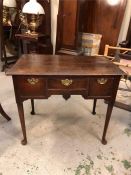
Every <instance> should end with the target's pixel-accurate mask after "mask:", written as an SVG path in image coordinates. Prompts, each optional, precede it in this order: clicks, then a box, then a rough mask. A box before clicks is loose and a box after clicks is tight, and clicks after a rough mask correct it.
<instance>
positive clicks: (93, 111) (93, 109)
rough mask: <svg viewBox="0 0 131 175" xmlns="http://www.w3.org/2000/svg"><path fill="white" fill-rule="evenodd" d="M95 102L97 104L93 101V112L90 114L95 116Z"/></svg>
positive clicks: (95, 100)
mask: <svg viewBox="0 0 131 175" xmlns="http://www.w3.org/2000/svg"><path fill="white" fill-rule="evenodd" d="M96 102H97V99H94V103H93V110H92V114H93V115H95V114H96V111H95V109H96Z"/></svg>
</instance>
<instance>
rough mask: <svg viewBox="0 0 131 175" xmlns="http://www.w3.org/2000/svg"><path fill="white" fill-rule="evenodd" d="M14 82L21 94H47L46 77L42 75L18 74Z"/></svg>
mask: <svg viewBox="0 0 131 175" xmlns="http://www.w3.org/2000/svg"><path fill="white" fill-rule="evenodd" d="M14 82H15V85H16V90H19V92H17V93H19V95H20V96H27V97H30V96H31V97H37V96H45V94H46V79H44V78H42V77H40V76H18V77H15V78H14Z"/></svg>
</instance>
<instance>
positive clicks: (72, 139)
mask: <svg viewBox="0 0 131 175" xmlns="http://www.w3.org/2000/svg"><path fill="white" fill-rule="evenodd" d="M121 86H122V87H123V86H125V83H124V82H122V83H121ZM0 99H1V102H2V105H3V108H4V110H5V111H6V112H7V114H8V115H9V116H10V117H11V118H12V120H11V121H10V122H7V121H6V120H5V119H4V118H3V117H2V116H0V175H131V113H129V112H127V111H124V110H121V109H119V108H115V107H114V110H113V113H112V117H111V121H110V125H109V128H108V132H107V141H108V143H107V145H102V144H101V142H100V140H101V136H102V132H103V125H104V120H105V113H106V107H107V105H106V104H105V103H104V102H103V100H99V101H98V103H97V114H96V115H95V116H93V115H92V114H91V110H92V104H93V102H92V100H84V99H83V98H82V97H81V96H72V97H71V98H70V99H69V100H68V101H65V100H64V99H63V98H62V97H61V96H52V97H50V98H49V99H48V100H35V109H36V115H33V116H32V115H31V114H30V110H31V107H30V101H29V100H27V101H25V102H24V109H25V120H26V128H27V138H28V144H27V145H26V146H22V145H21V144H20V140H21V138H22V133H21V128H20V122H19V118H18V112H17V106H16V103H15V97H14V91H13V85H12V79H11V77H9V76H8V77H7V76H5V74H4V73H1V74H0ZM117 99H118V100H121V101H124V102H127V103H128V104H131V95H130V94H129V93H127V92H124V94H123V93H122V92H120V91H119V93H118V95H117Z"/></svg>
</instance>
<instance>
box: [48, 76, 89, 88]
mask: <svg viewBox="0 0 131 175" xmlns="http://www.w3.org/2000/svg"><path fill="white" fill-rule="evenodd" d="M87 84H88V80H87V79H86V78H65V77H64V78H52V79H49V80H48V89H53V90H86V89H87Z"/></svg>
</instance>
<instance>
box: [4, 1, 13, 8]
mask: <svg viewBox="0 0 131 175" xmlns="http://www.w3.org/2000/svg"><path fill="white" fill-rule="evenodd" d="M3 5H4V6H6V7H16V1H15V0H3Z"/></svg>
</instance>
